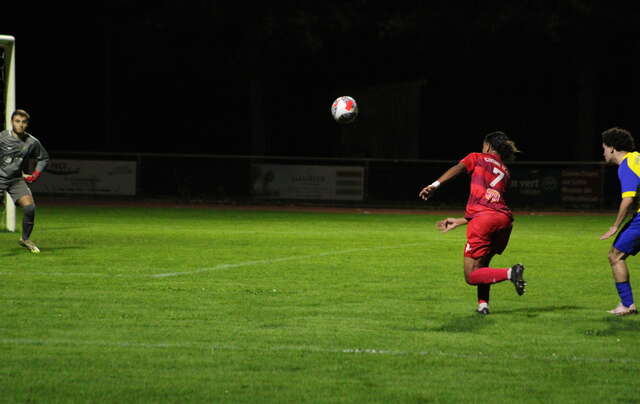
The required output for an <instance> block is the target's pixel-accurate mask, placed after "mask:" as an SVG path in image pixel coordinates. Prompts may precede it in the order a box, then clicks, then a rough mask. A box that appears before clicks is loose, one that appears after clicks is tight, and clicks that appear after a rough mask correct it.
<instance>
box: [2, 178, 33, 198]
mask: <svg viewBox="0 0 640 404" xmlns="http://www.w3.org/2000/svg"><path fill="white" fill-rule="evenodd" d="M3 191H7V192H8V193H9V195H11V199H13V201H14V202H15V201H17V200H18V199H20V198H22V197H23V196H26V195H31V190H30V189H29V187H28V186H27V183H26V182H25V181H24V180H23V179H19V180H17V181H15V182H12V183H9V184H0V196H2V192H3Z"/></svg>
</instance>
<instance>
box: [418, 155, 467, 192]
mask: <svg viewBox="0 0 640 404" xmlns="http://www.w3.org/2000/svg"><path fill="white" fill-rule="evenodd" d="M466 170H467V168H466V167H465V165H464V164H462V163H458V164H456V165H455V166H453V167H451V168H450V169H448V170H447V171H445V172H444V174H442V175H441V176H440V178H438V179H437V180H436V181H434V182H433V183H432V184H430V185H427V186H426V187H424V188H422V190H421V191H420V192H419V193H418V197H420V198H422V199H424V200H425V201H426V200H427V199H429V198H430V197H431V195H433V193H434V192H435V191H436V189H438V187H439V186H440V185H441V184H443V183H445V182H447V181H449V180H450V179H452V178H454V177H456V176H458V175H460V174H462V173H463V172H465V171H466Z"/></svg>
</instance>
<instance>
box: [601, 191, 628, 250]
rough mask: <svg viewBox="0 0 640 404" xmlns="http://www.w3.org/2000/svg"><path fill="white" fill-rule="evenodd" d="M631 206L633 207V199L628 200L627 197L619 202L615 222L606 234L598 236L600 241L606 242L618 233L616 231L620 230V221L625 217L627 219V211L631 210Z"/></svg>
mask: <svg viewBox="0 0 640 404" xmlns="http://www.w3.org/2000/svg"><path fill="white" fill-rule="evenodd" d="M632 206H633V198H629V197H627V198H622V200H621V201H620V207H619V208H618V215H617V216H616V220H615V222H613V225H612V226H611V227H609V230H607V232H606V233H604V234H603V235H602V236H600V240H606V239H608V238H609V237H611V236H613V235H614V234H616V233H617V232H618V229H619V228H620V225H621V224H622V221H623V220H624V218H625V217H627V214H628V213H629V210H631V207H632Z"/></svg>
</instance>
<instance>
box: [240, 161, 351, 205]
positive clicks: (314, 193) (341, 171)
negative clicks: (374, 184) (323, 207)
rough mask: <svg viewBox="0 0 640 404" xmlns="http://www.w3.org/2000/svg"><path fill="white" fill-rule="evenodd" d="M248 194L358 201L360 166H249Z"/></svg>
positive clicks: (278, 197) (259, 196)
mask: <svg viewBox="0 0 640 404" xmlns="http://www.w3.org/2000/svg"><path fill="white" fill-rule="evenodd" d="M252 173H253V176H252V177H253V180H252V193H253V195H254V196H255V197H257V198H265V199H310V200H342V201H347V200H348V201H361V200H363V198H364V167H354V166H312V165H288V164H252Z"/></svg>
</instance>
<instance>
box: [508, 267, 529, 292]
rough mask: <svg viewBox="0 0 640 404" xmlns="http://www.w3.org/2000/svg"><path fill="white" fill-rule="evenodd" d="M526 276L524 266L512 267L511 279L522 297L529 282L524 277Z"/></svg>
mask: <svg viewBox="0 0 640 404" xmlns="http://www.w3.org/2000/svg"><path fill="white" fill-rule="evenodd" d="M523 274H524V265H522V264H515V265H514V266H512V267H511V277H510V278H509V279H510V280H511V282H513V286H515V287H516V293H517V294H518V295H520V296H522V295H523V294H524V288H525V286H527V282H525V281H524V278H523V277H522V276H523Z"/></svg>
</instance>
